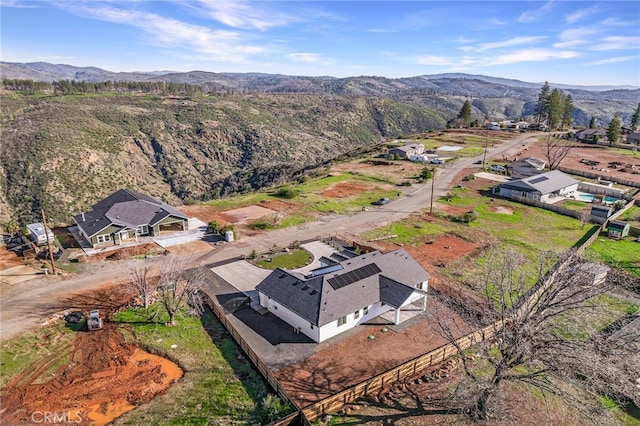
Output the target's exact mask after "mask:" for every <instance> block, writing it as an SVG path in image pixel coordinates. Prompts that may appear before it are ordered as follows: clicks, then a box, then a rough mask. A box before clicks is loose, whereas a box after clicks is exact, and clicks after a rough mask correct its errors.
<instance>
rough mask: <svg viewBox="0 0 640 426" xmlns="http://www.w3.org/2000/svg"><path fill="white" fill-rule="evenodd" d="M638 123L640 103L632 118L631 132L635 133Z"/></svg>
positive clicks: (639, 120)
mask: <svg viewBox="0 0 640 426" xmlns="http://www.w3.org/2000/svg"><path fill="white" fill-rule="evenodd" d="M638 122H640V103H638V107H637V108H636V112H634V113H633V115H632V116H631V130H632V131H634V132H635V130H636V127H638Z"/></svg>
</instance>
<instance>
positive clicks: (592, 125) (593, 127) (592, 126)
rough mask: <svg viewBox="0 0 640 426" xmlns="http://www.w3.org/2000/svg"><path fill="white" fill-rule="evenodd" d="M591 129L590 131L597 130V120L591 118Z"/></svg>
mask: <svg viewBox="0 0 640 426" xmlns="http://www.w3.org/2000/svg"><path fill="white" fill-rule="evenodd" d="M589 128H590V129H595V128H596V118H595V117H593V116H592V117H591V121H589Z"/></svg>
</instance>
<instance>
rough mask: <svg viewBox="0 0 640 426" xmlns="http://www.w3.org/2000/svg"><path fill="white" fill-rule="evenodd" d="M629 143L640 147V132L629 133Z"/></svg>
mask: <svg viewBox="0 0 640 426" xmlns="http://www.w3.org/2000/svg"><path fill="white" fill-rule="evenodd" d="M627 143H631V144H634V145H638V146H640V132H634V133H629V135H628V136H627Z"/></svg>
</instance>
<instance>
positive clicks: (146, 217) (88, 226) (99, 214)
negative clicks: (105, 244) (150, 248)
mask: <svg viewBox="0 0 640 426" xmlns="http://www.w3.org/2000/svg"><path fill="white" fill-rule="evenodd" d="M167 216H175V217H176V218H179V219H185V220H188V219H189V218H188V217H187V216H186V215H184V214H183V213H181V212H180V211H178V210H177V209H175V208H173V207H171V206H170V205H168V204H166V203H164V202H162V201H159V200H156V199H155V198H153V197H150V196H149V195H146V194H142V193H140V192H136V191H132V190H130V189H120V190H118V191H116V192H114V193H113V194H111V195H109V196H108V197H106V198H104V199H102V200H100V201H98V202H97V203H96V204H94V205H93V208H92V210H91V211H88V212H85V213H84V214H79V215H77V216H74V217H73V219H74V220H75V222H76V223H77V224H78V226H79V227H80V228H81V229H82V230H83V231H84V233H85V234H87V235H88V236H89V237H92V236H94V235H96V234H98V233H99V232H100V231H102V230H103V229H105V228H107V227H108V226H116V227H117V228H118V231H120V230H122V229H125V228H136V227H138V226H142V225H148V226H153V225H155V224H156V223H158V222H159V221H161V220H162V219H164V218H165V217H167Z"/></svg>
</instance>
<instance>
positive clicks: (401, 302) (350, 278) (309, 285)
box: [256, 249, 431, 342]
mask: <svg viewBox="0 0 640 426" xmlns="http://www.w3.org/2000/svg"><path fill="white" fill-rule="evenodd" d="M323 265H324V266H322V267H320V268H318V269H315V270H313V271H311V273H309V274H308V275H302V274H300V273H297V272H294V271H288V270H285V269H280V268H278V269H276V270H274V271H273V272H272V273H271V274H269V275H268V276H267V277H266V278H265V279H264V280H263V281H262V282H261V283H260V284H258V285H257V286H256V290H258V294H259V296H260V305H261V306H263V307H265V308H267V309H268V310H269V312H271V313H272V314H273V315H276V316H277V317H279V318H280V319H282V320H283V321H285V322H286V323H288V324H289V325H291V326H292V327H293V328H294V329H295V330H296V331H297V332H301V333H303V334H305V335H307V336H308V337H310V338H311V339H312V340H314V341H315V342H322V341H324V340H327V339H329V338H330V337H333V336H336V335H338V334H340V333H342V332H344V331H347V330H349V329H351V328H353V327H355V326H357V325H358V324H362V323H364V322H367V321H369V320H371V319H372V318H375V317H377V316H379V315H381V314H383V313H385V312H387V311H394V312H395V321H394V323H395V324H398V323H400V311H401V309H402V308H403V307H405V306H407V305H409V304H411V303H413V302H416V301H419V300H422V309H423V310H425V309H426V300H427V288H428V285H429V279H430V278H431V276H430V275H429V274H428V273H427V272H426V271H425V270H424V269H423V268H422V266H420V264H419V263H418V262H416V261H415V260H414V259H413V258H412V257H411V256H410V255H409V254H408V253H407V252H406V251H405V250H404V249H400V250H396V251H393V252H390V253H386V254H382V253H380V252H378V251H374V252H371V253H366V254H363V255H360V256H357V257H353V258H350V259H344V260H342V261H340V262H325V263H324V264H323Z"/></svg>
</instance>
